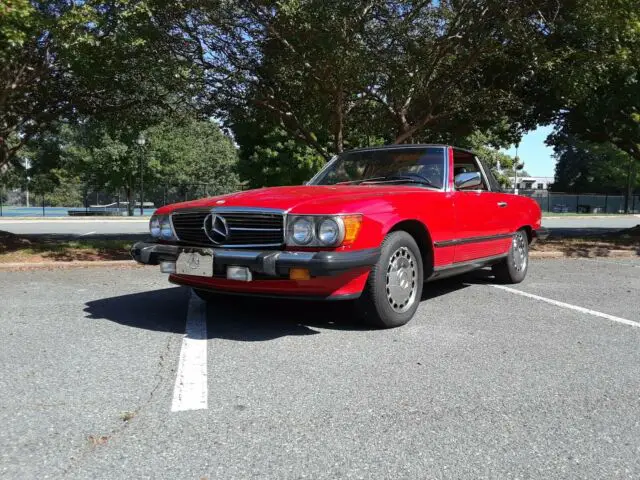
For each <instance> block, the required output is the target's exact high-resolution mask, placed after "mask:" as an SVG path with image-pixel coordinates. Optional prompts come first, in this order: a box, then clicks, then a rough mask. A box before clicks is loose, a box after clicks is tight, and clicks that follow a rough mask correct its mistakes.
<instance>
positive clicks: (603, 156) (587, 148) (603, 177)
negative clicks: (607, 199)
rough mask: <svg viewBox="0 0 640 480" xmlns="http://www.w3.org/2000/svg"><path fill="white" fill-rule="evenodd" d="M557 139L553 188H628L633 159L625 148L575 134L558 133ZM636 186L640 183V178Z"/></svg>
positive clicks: (578, 190)
mask: <svg viewBox="0 0 640 480" xmlns="http://www.w3.org/2000/svg"><path fill="white" fill-rule="evenodd" d="M555 142H556V143H555V145H554V151H555V154H556V159H557V163H556V179H555V183H554V184H553V188H554V190H556V191H560V192H575V193H594V192H602V193H605V192H606V193H619V192H620V191H622V190H625V188H626V185H627V180H628V178H627V174H628V165H629V163H630V162H632V161H633V159H632V158H630V157H629V155H628V154H627V153H626V152H623V151H622V150H620V149H619V148H616V147H614V146H612V145H611V144H608V143H603V144H596V143H589V142H586V141H583V140H580V139H577V138H575V137H561V138H559V137H556V138H555ZM633 186H634V187H639V186H640V185H639V182H638V181H636V182H635V184H634V185H633Z"/></svg>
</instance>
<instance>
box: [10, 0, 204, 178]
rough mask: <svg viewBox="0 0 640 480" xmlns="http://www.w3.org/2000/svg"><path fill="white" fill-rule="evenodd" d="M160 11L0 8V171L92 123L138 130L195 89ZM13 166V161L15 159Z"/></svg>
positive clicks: (78, 4)
mask: <svg viewBox="0 0 640 480" xmlns="http://www.w3.org/2000/svg"><path fill="white" fill-rule="evenodd" d="M161 7H162V5H160V4H159V3H158V2H154V1H151V0H149V1H146V0H135V1H134V0H121V1H118V2H106V3H105V2H103V1H99V0H84V1H68V0H47V1H35V0H34V1H28V0H9V2H8V3H6V2H3V4H2V6H0V8H1V10H0V18H2V21H0V168H2V167H3V166H5V165H7V164H8V163H9V162H12V161H15V158H16V155H17V154H18V152H19V151H20V149H22V148H23V146H24V145H25V144H26V143H27V142H28V141H29V140H30V139H31V138H33V137H34V136H37V135H40V134H43V133H45V132H47V131H49V130H51V129H52V128H53V127H55V125H56V123H58V122H59V121H61V120H65V119H67V120H69V119H83V118H85V117H87V116H90V117H93V118H100V119H102V120H111V121H113V122H114V123H117V124H119V125H120V126H122V125H123V123H126V124H127V125H128V126H129V128H131V129H135V130H140V129H142V128H143V126H144V125H145V124H148V123H149V122H152V121H153V118H156V119H157V118H159V115H160V114H161V113H162V111H163V110H165V109H166V108H170V107H171V106H174V105H180V108H184V107H185V106H186V105H188V104H189V101H190V99H191V98H193V97H194V95H193V92H192V88H191V86H192V85H195V84H196V83H197V82H196V81H195V80H197V79H194V78H193V76H192V73H193V69H191V68H190V64H189V62H188V61H187V59H185V58H182V57H178V56H176V55H173V54H172V52H173V49H172V42H173V41H178V39H175V40H172V38H171V37H170V35H169V34H168V32H167V31H166V29H164V28H163V26H162V25H161V20H162V17H161V16H160V15H158V16H156V14H158V13H159V12H158V9H159V8H160V9H161ZM14 163H15V162H14Z"/></svg>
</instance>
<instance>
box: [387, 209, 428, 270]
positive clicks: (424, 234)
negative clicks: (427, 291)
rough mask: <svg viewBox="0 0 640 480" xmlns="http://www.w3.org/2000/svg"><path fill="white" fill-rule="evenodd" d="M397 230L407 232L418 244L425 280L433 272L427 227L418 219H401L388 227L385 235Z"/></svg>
mask: <svg viewBox="0 0 640 480" xmlns="http://www.w3.org/2000/svg"><path fill="white" fill-rule="evenodd" d="M398 231H404V232H407V233H408V234H409V235H411V236H412V237H413V239H414V240H415V241H416V243H417V244H418V248H419V249H420V255H421V256H422V265H423V271H424V280H426V279H427V278H429V277H430V276H431V274H432V273H433V240H432V239H431V234H430V233H429V229H428V228H427V226H426V225H425V224H424V223H422V222H421V221H420V220H415V219H410V220H402V221H400V222H397V223H395V224H394V225H393V226H392V227H391V228H390V229H389V231H388V232H387V235H388V234H389V233H392V232H398Z"/></svg>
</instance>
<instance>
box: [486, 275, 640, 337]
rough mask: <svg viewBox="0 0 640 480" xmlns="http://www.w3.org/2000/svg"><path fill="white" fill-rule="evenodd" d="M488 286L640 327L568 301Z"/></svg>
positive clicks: (634, 323) (639, 324)
mask: <svg viewBox="0 0 640 480" xmlns="http://www.w3.org/2000/svg"><path fill="white" fill-rule="evenodd" d="M490 286H492V287H494V288H499V289H500V290H504V291H506V292H511V293H515V294H516V295H522V296H523V297H528V298H533V299H534V300H540V301H541V302H545V303H549V304H551V305H555V306H556V307H561V308H567V309H569V310H575V311H577V312H581V313H586V314H587V315H593V316H594V317H600V318H606V319H607V320H611V321H612V322H618V323H622V324H624V325H629V326H630V327H635V328H640V323H638V322H634V321H633V320H627V319H626V318H620V317H615V316H613V315H609V314H608V313H602V312H597V311H595V310H591V309H589V308H584V307H579V306H577V305H571V304H570V303H564V302H559V301H558V300H553V299H551V298H546V297H541V296H539V295H534V294H533V293H527V292H523V291H522V290H516V289H515V288H509V287H505V286H504V285H490Z"/></svg>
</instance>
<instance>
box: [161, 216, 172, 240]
mask: <svg viewBox="0 0 640 480" xmlns="http://www.w3.org/2000/svg"><path fill="white" fill-rule="evenodd" d="M160 235H161V236H162V238H164V239H167V240H168V239H170V238H172V237H173V230H171V223H170V221H169V217H162V220H161V221H160Z"/></svg>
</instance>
